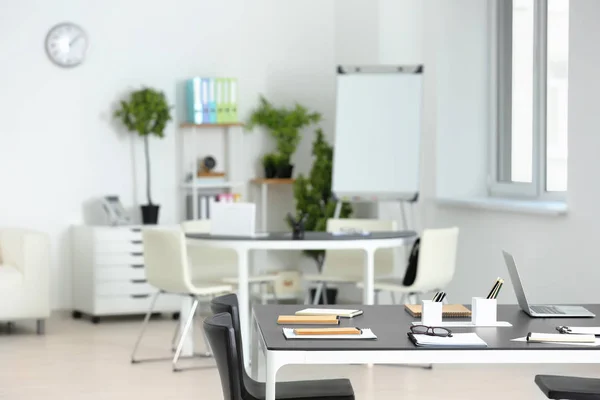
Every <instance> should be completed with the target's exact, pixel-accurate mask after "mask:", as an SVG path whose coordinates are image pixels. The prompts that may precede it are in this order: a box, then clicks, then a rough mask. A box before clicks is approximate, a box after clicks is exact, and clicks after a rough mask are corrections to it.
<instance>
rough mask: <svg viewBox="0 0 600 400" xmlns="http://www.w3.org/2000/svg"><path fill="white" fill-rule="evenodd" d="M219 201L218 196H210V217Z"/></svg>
mask: <svg viewBox="0 0 600 400" xmlns="http://www.w3.org/2000/svg"><path fill="white" fill-rule="evenodd" d="M216 202H217V196H209V197H208V218H210V213H211V210H213V209H214V208H213V207H214V205H215V203H216Z"/></svg>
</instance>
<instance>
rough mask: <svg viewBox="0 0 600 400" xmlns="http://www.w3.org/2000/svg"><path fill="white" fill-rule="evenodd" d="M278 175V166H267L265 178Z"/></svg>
mask: <svg viewBox="0 0 600 400" xmlns="http://www.w3.org/2000/svg"><path fill="white" fill-rule="evenodd" d="M276 176H277V168H275V166H273V165H269V166H265V178H267V179H273V178H275V177H276Z"/></svg>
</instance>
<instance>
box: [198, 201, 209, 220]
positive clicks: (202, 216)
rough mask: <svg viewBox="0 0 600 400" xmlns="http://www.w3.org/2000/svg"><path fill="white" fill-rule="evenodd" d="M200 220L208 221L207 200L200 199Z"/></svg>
mask: <svg viewBox="0 0 600 400" xmlns="http://www.w3.org/2000/svg"><path fill="white" fill-rule="evenodd" d="M200 219H208V198H207V196H201V197H200Z"/></svg>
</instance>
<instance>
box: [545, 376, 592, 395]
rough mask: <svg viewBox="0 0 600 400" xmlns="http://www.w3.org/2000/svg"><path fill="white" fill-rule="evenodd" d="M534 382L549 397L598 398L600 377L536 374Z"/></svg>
mask: <svg viewBox="0 0 600 400" xmlns="http://www.w3.org/2000/svg"><path fill="white" fill-rule="evenodd" d="M535 383H536V384H537V385H538V387H539V388H540V389H541V390H542V392H544V394H545V395H546V397H548V398H549V399H555V400H600V379H595V378H577V377H571V376H559V375H537V376H536V377H535Z"/></svg>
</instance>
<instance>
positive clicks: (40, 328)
mask: <svg viewBox="0 0 600 400" xmlns="http://www.w3.org/2000/svg"><path fill="white" fill-rule="evenodd" d="M35 324H36V331H37V334H38V335H43V334H44V333H46V321H45V320H43V319H38V320H37V321H35Z"/></svg>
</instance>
